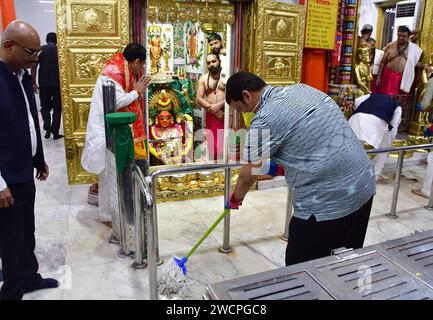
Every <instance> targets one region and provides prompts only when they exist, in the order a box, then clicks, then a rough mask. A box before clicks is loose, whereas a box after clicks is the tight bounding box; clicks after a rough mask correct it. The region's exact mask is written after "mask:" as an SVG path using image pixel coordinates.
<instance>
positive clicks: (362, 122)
mask: <svg viewBox="0 0 433 320" xmlns="http://www.w3.org/2000/svg"><path fill="white" fill-rule="evenodd" d="M369 97H370V95H369V94H368V95H365V96H362V97H359V98H357V99H355V109H356V108H358V106H359V105H360V104H361V103H362V102H364V101H365V100H367V99H368V98H369ZM401 113H402V110H401V107H400V106H399V107H397V108H396V109H395V111H394V114H393V117H392V119H391V122H390V124H391V126H392V130H391V131H389V130H388V123H386V122H385V121H384V120H382V119H380V118H379V117H377V116H375V115H372V114H367V113H362V112H359V113H355V114H354V115H352V116H351V117H350V119H349V125H350V127H351V128H352V130H353V132H355V135H356V136H357V137H358V139H359V140H362V141H365V142H367V143H368V144H370V145H371V146H373V147H374V148H375V149H379V148H389V147H391V145H392V143H393V141H394V140H395V137H396V136H397V130H398V126H399V125H400V122H401ZM387 157H388V155H387V154H386V153H379V154H377V155H376V156H375V157H374V159H373V164H374V171H375V173H376V177H378V176H379V174H380V173H381V172H382V169H383V167H384V166H385V162H386V159H387Z"/></svg>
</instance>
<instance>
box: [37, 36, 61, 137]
mask: <svg viewBox="0 0 433 320" xmlns="http://www.w3.org/2000/svg"><path fill="white" fill-rule="evenodd" d="M46 41H47V44H46V45H44V46H42V51H41V53H40V54H39V64H35V65H34V66H33V68H32V78H33V90H34V91H35V93H37V92H38V90H39V98H40V99H41V114H42V120H43V121H44V130H45V131H46V132H45V138H46V139H48V138H49V137H50V134H51V133H52V134H53V138H54V140H57V139H60V138H63V135H61V134H59V129H60V118H61V117H62V100H61V97H60V78H59V59H58V56H57V46H56V44H57V36H56V34H55V33H54V32H50V33H48V34H47V38H46ZM38 65H39V77H38V78H39V86H38V84H37V82H36V70H37V69H38ZM51 110H53V121H52V122H51Z"/></svg>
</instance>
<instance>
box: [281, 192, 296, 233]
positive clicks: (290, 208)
mask: <svg viewBox="0 0 433 320" xmlns="http://www.w3.org/2000/svg"><path fill="white" fill-rule="evenodd" d="M292 214H293V187H292V186H287V204H286V219H285V220H286V221H285V223H284V234H283V235H282V236H281V237H280V239H281V240H283V241H288V240H289V224H290V219H291V218H292Z"/></svg>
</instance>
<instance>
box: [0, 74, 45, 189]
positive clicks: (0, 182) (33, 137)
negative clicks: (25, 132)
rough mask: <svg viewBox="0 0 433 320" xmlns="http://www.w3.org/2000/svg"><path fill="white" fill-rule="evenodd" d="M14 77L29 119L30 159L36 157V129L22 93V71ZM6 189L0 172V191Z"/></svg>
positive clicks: (27, 103) (28, 105) (27, 101)
mask: <svg viewBox="0 0 433 320" xmlns="http://www.w3.org/2000/svg"><path fill="white" fill-rule="evenodd" d="M15 75H16V76H17V78H18V81H19V83H20V86H21V90H22V91H23V95H24V99H25V101H26V107H27V117H28V119H29V127H30V140H31V144H32V157H34V156H35V155H36V148H37V139H36V128H35V122H34V121H33V117H32V114H31V112H30V104H29V100H28V99H27V95H26V92H25V91H24V87H23V84H22V81H23V76H24V69H22V70H21V72H20V73H18V74H15ZM6 188H7V184H6V182H5V180H4V179H3V178H2V176H1V172H0V191H3V190H4V189H6Z"/></svg>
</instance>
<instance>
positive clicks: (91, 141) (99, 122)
mask: <svg viewBox="0 0 433 320" xmlns="http://www.w3.org/2000/svg"><path fill="white" fill-rule="evenodd" d="M108 80H111V79H110V78H109V77H107V76H106V75H104V74H101V75H100V76H99V77H98V80H97V81H96V85H95V89H94V90H93V96H92V103H91V105H90V112H89V119H88V121H87V131H86V143H85V145H84V150H83V153H82V155H81V165H82V166H83V168H84V169H85V170H86V171H89V172H91V173H95V174H99V173H101V172H102V171H103V170H104V169H105V123H104V104H103V95H102V86H103V84H104V83H105V82H106V81H108ZM114 83H115V85H116V106H117V109H120V108H123V107H126V106H128V105H130V104H131V103H132V102H133V101H135V100H137V99H138V93H137V91H135V90H133V91H131V92H129V93H125V91H124V90H123V88H122V86H121V85H119V84H118V83H116V82H114Z"/></svg>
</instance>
